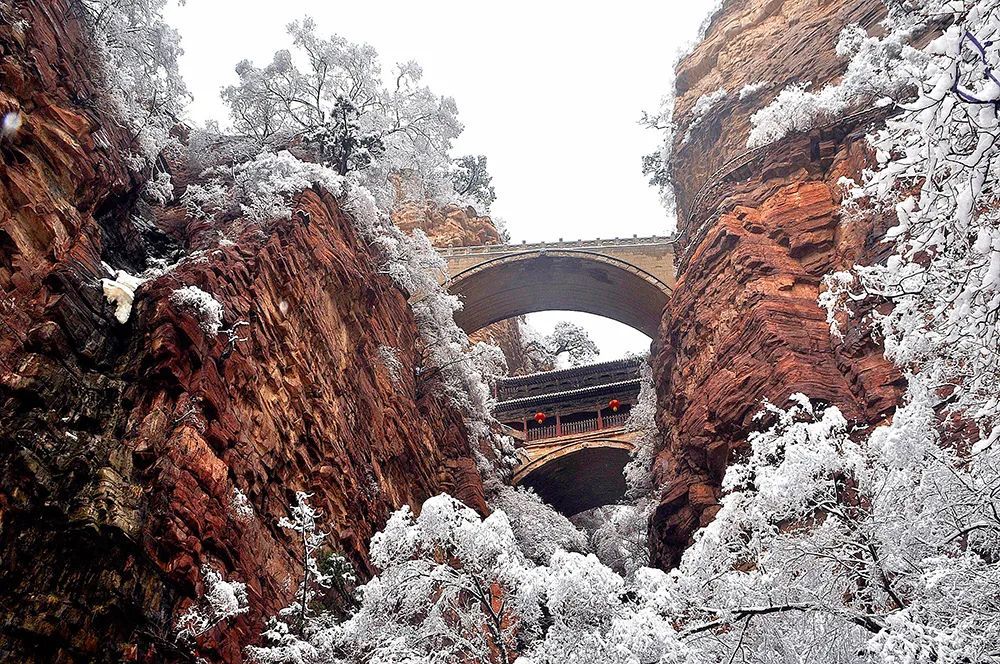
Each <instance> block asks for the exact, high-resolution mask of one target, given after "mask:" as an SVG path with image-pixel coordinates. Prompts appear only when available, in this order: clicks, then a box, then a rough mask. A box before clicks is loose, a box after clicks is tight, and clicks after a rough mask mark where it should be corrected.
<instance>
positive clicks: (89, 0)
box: [79, 0, 188, 192]
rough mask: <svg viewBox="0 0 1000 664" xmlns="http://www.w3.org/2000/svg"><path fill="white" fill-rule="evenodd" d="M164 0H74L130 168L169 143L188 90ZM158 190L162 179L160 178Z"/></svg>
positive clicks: (141, 164)
mask: <svg viewBox="0 0 1000 664" xmlns="http://www.w3.org/2000/svg"><path fill="white" fill-rule="evenodd" d="M166 4H167V3H166V0H80V3H79V6H80V7H82V9H83V17H84V20H85V21H86V24H87V27H88V28H89V29H90V33H91V38H92V41H93V43H94V47H95V53H96V54H97V57H98V62H99V63H100V64H101V65H102V68H101V73H102V76H103V79H104V92H105V93H106V95H107V96H106V97H105V98H103V99H102V100H100V101H101V102H102V103H106V104H108V106H109V108H108V109H107V110H110V111H111V117H112V118H117V119H118V120H119V121H120V122H121V123H123V124H124V125H125V126H126V127H127V128H128V129H129V131H131V132H132V144H131V145H130V151H131V152H130V154H129V155H126V156H127V157H129V158H130V159H131V163H132V165H133V167H134V168H136V170H142V169H144V168H147V167H149V166H150V165H151V164H152V163H153V162H154V161H155V160H156V158H157V157H158V156H159V154H160V152H161V151H162V150H163V148H164V147H165V146H167V145H168V144H169V143H171V141H172V139H171V137H170V130H171V129H173V128H174V126H176V125H177V124H178V122H179V118H180V115H181V113H182V111H183V108H184V104H185V103H186V101H187V98H188V93H187V89H186V88H185V86H184V82H183V80H182V79H181V77H180V73H179V71H178V67H177V59H178V57H179V56H180V55H181V53H182V51H181V48H180V37H179V36H178V34H177V32H176V31H175V30H174V29H173V28H171V27H170V26H168V25H167V24H166V23H164V21H163V8H164V6H165V5H166ZM160 185H161V186H160V190H161V192H162V190H163V182H162V180H161V182H160Z"/></svg>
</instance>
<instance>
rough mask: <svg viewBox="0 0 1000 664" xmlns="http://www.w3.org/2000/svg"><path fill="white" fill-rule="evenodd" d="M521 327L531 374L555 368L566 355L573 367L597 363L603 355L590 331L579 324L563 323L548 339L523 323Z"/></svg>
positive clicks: (559, 324) (526, 359)
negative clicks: (592, 338)
mask: <svg viewBox="0 0 1000 664" xmlns="http://www.w3.org/2000/svg"><path fill="white" fill-rule="evenodd" d="M519 325H520V331H521V339H522V346H523V348H524V367H525V369H527V370H528V371H529V372H537V371H549V370H551V369H555V368H556V367H557V366H558V365H559V362H560V360H561V359H562V356H563V355H565V356H566V360H567V361H568V363H569V364H570V366H574V367H575V366H580V365H581V364H587V363H589V362H593V361H594V359H596V358H597V356H598V354H599V353H600V352H601V351H600V349H599V348H598V347H597V344H595V343H594V342H593V340H591V338H590V335H589V334H588V333H587V330H586V329H585V328H583V327H581V326H579V325H577V324H576V323H571V322H569V321H561V322H559V323H557V324H556V326H555V328H553V330H552V332H550V333H549V334H546V335H545V336H542V335H540V334H539V333H538V331H536V330H535V329H534V328H533V327H531V326H530V325H528V324H527V323H524V322H523V321H519Z"/></svg>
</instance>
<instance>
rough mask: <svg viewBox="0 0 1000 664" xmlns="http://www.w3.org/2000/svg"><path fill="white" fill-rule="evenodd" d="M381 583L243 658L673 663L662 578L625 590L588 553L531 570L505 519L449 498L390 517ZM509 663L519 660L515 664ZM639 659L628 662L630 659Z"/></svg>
mask: <svg viewBox="0 0 1000 664" xmlns="http://www.w3.org/2000/svg"><path fill="white" fill-rule="evenodd" d="M371 555H372V562H373V563H374V564H375V565H376V566H377V567H378V568H379V569H380V570H381V572H380V574H379V575H378V576H376V577H375V578H373V579H372V580H371V581H370V582H369V583H367V584H366V585H364V586H363V587H362V588H361V589H360V596H361V601H360V606H359V608H358V610H357V612H356V613H355V614H354V615H352V616H351V617H350V618H348V619H347V620H345V621H341V622H330V621H324V620H323V619H322V618H320V617H317V618H315V619H314V621H313V622H314V624H315V625H316V628H315V629H307V630H306V636H305V637H304V638H295V637H289V636H287V635H286V637H285V639H284V641H283V642H282V643H281V644H276V645H274V646H266V647H261V648H253V649H251V655H252V658H253V659H254V660H255V661H259V662H275V663H277V662H296V663H302V664H312V663H317V664H318V663H319V662H323V663H325V664H337V663H345V664H346V663H347V662H351V663H355V662H357V663H360V662H383V663H385V664H389V663H391V662H414V663H416V662H436V663H440V664H466V663H467V662H473V661H474V662H486V663H489V662H496V663H498V664H499V663H501V662H502V663H503V664H511V663H512V662H513V661H514V660H515V659H518V661H520V662H537V663H539V664H541V663H542V662H545V663H548V662H552V663H555V662H566V661H578V662H595V663H596V662H611V663H614V664H618V663H620V664H629V663H632V662H636V661H642V662H662V663H664V664H667V663H671V662H677V663H678V664H679V662H681V661H683V660H682V659H680V658H679V654H680V653H682V652H683V651H684V646H683V644H681V643H680V642H679V641H678V639H677V633H676V631H675V630H674V628H673V626H672V624H671V622H670V620H669V618H667V617H666V612H664V611H662V610H661V609H660V608H659V605H661V604H662V603H663V601H662V599H661V597H660V596H661V595H662V592H663V591H662V586H663V585H664V583H665V582H666V577H665V575H663V573H662V572H656V571H653V570H648V571H646V572H644V573H642V574H639V575H637V576H636V579H635V581H634V582H626V581H625V580H624V579H622V578H621V577H620V576H618V575H617V574H615V573H614V572H612V571H611V570H610V569H608V568H607V567H605V566H603V565H601V563H600V562H599V561H598V560H597V559H596V558H595V557H594V556H592V555H589V556H584V555H581V554H579V553H568V552H566V551H557V552H556V553H555V554H554V555H553V556H552V560H551V562H550V563H549V564H548V565H543V566H536V565H535V564H534V563H532V562H531V561H530V560H528V559H527V558H526V557H525V556H524V555H523V554H522V553H521V551H520V549H519V548H518V545H517V542H516V538H515V536H514V533H513V531H512V529H511V526H510V523H509V520H508V517H507V515H506V514H504V513H503V512H502V511H496V512H494V513H493V514H492V515H490V516H489V517H487V518H485V519H482V518H480V517H479V516H478V515H477V514H476V513H475V512H473V511H472V510H471V509H469V508H468V507H465V506H463V505H462V504H461V503H459V502H457V501H456V500H454V499H452V498H450V497H448V496H437V497H435V498H431V499H429V500H428V501H426V502H425V503H424V505H423V507H422V509H421V511H420V515H419V516H414V515H413V513H412V512H411V511H410V509H409V508H407V507H404V508H403V509H401V510H399V511H398V512H396V513H395V514H394V515H393V516H392V517H391V518H390V520H389V523H388V524H387V525H386V527H385V529H384V530H383V531H382V532H381V533H379V534H378V535H376V536H375V537H374V538H373V539H372V546H371ZM519 656H520V657H519ZM637 658H638V659H637Z"/></svg>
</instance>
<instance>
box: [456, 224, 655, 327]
mask: <svg viewBox="0 0 1000 664" xmlns="http://www.w3.org/2000/svg"><path fill="white" fill-rule="evenodd" d="M439 251H440V253H441V255H442V256H443V257H444V258H445V261H446V262H447V264H448V273H449V275H450V277H449V278H448V279H447V281H446V285H447V288H448V290H449V292H451V293H452V294H454V295H457V296H458V297H459V298H461V300H462V301H463V303H464V307H463V309H462V311H459V312H458V313H457V314H456V316H455V321H456V322H457V323H458V324H459V326H460V327H462V329H464V330H465V331H466V332H468V333H470V334H471V333H472V332H475V331H476V330H479V329H481V328H483V327H486V326H487V325H490V324H491V323H496V322H498V321H501V320H505V319H508V318H513V317H514V316H520V315H522V314H528V313H533V312H536V311H551V310H567V311H582V312H586V313H591V314H597V315H599V316H605V317H607V318H611V319H613V320H617V321H619V322H621V323H624V324H626V325H629V326H631V327H634V328H635V329H637V330H639V331H640V332H642V333H643V334H646V335H647V336H649V337H654V336H655V335H656V329H657V327H658V326H659V323H660V316H661V314H662V313H663V307H664V306H666V303H667V298H668V297H669V295H670V292H671V291H672V289H673V286H674V247H673V243H672V242H671V241H670V239H669V238H667V237H661V236H653V237H637V236H633V237H631V238H614V239H604V240H602V239H596V240H577V241H571V242H564V241H562V240H560V241H559V242H539V243H534V244H527V243H524V244H520V245H510V244H500V245H487V246H478V247H447V248H442V249H439Z"/></svg>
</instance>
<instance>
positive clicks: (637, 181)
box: [167, 0, 714, 359]
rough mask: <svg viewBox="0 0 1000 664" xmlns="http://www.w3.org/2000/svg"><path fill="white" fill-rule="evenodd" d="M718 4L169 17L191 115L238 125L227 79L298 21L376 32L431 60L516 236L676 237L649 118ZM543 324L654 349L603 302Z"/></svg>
mask: <svg viewBox="0 0 1000 664" xmlns="http://www.w3.org/2000/svg"><path fill="white" fill-rule="evenodd" d="M713 4H714V2H712V1H711V0H689V1H688V2H681V1H680V0H659V1H658V2H653V1H638V0H617V1H615V2H580V1H579V0H578V1H576V2H571V1H564V0H558V1H550V0H534V1H533V2H527V1H521V0H513V1H511V0H508V1H506V2H502V3H501V2H497V3H486V2H474V1H469V0H465V1H464V2H463V1H458V0H433V1H430V0H416V1H414V0H409V1H404V0H361V1H358V0H352V1H350V2H347V1H336V0H334V1H318V0H281V1H279V2H266V3H265V2H249V1H247V0H187V4H186V5H184V6H177V5H176V4H175V3H172V4H171V6H170V7H169V8H168V11H167V18H168V20H169V21H170V23H172V24H173V25H174V26H176V27H177V29H178V30H179V31H180V33H181V37H182V41H183V47H184V51H185V54H184V57H183V59H182V60H181V68H182V73H183V74H184V77H185V79H186V81H187V84H188V87H189V89H190V90H191V92H192V94H193V95H194V101H193V103H192V105H191V110H190V114H191V117H192V119H193V120H195V121H198V122H203V121H205V120H208V119H218V120H220V121H222V122H223V124H225V122H224V120H225V118H226V112H225V108H224V107H223V106H222V103H221V100H220V99H219V89H220V87H221V86H223V85H225V84H229V83H232V82H233V81H234V80H235V74H234V73H233V67H234V65H235V64H236V63H237V62H238V61H239V60H241V59H243V58H249V59H251V60H253V61H255V62H256V63H257V64H266V63H267V62H270V60H271V57H272V55H273V54H274V51H276V50H278V49H279V48H284V47H286V46H287V45H288V40H287V39H286V35H285V25H286V24H287V23H288V22H289V21H292V20H294V19H297V18H301V17H302V16H304V15H306V14H308V15H310V16H312V17H313V18H315V19H316V21H317V23H318V24H319V27H320V30H321V32H323V33H338V34H340V35H343V36H344V37H347V38H348V39H351V40H353V41H362V42H367V43H369V44H371V45H372V46H374V47H375V48H376V49H377V50H378V52H379V54H380V55H381V57H382V64H383V69H384V70H388V69H389V68H390V66H391V65H392V64H393V63H395V62H397V61H405V60H410V59H413V60H416V61H418V62H419V63H420V64H421V65H422V67H423V69H424V80H425V82H426V83H427V84H428V85H429V86H430V87H431V89H433V90H434V91H435V92H437V93H438V94H445V95H449V96H452V97H454V98H455V99H456V101H457V102H458V109H459V117H460V118H461V120H462V122H463V123H464V124H465V132H464V134H463V135H462V136H461V137H460V139H459V141H458V144H457V149H456V154H466V153H473V154H485V155H486V156H487V157H488V159H489V167H490V171H491V173H492V174H493V184H494V186H495V187H496V191H497V201H496V203H494V205H493V214H494V216H497V217H500V218H502V219H503V220H505V221H506V223H507V226H508V228H509V230H510V233H511V236H512V240H513V241H515V242H520V241H521V240H528V241H529V242H530V241H535V240H556V239H558V238H560V237H563V238H565V239H567V240H570V239H578V238H594V237H616V236H623V237H624V236H631V235H632V234H633V233H638V234H639V235H653V234H664V233H666V232H667V229H668V228H669V223H670V222H669V220H668V219H667V218H666V216H665V213H664V211H663V209H662V208H661V207H660V204H659V200H658V197H657V194H656V192H655V191H654V190H653V189H652V188H651V187H649V186H648V185H647V184H646V180H645V178H644V177H643V176H642V173H641V164H640V159H641V157H642V155H643V154H646V153H649V152H652V151H653V150H654V149H655V147H656V143H657V139H658V136H657V135H656V134H655V133H654V132H652V131H650V130H647V129H643V128H641V127H640V126H639V125H638V122H637V121H638V119H639V117H640V114H641V112H642V111H643V110H650V111H653V110H655V109H656V108H657V106H658V105H659V100H660V98H661V97H662V95H663V93H664V92H666V90H667V87H668V85H669V72H670V70H671V68H672V64H673V61H674V56H675V53H676V52H677V50H678V49H679V48H680V47H681V46H683V45H684V44H685V43H687V42H689V41H691V40H692V39H693V38H694V36H695V34H696V32H697V28H698V25H699V24H700V23H701V20H702V18H703V17H704V15H705V14H706V13H707V12H708V8H709V6H710V5H713ZM530 319H531V322H532V324H534V325H535V326H536V327H537V328H539V329H540V330H542V331H547V330H549V329H551V327H552V326H554V325H555V323H556V322H557V321H559V320H564V319H570V320H573V321H575V322H578V323H580V324H581V325H584V326H585V327H587V328H588V330H589V331H590V333H591V337H592V338H593V339H594V340H595V341H596V342H597V344H598V346H599V347H600V348H601V351H602V353H601V359H612V358H615V357H620V356H621V355H623V354H625V353H627V352H630V351H642V350H646V349H647V348H648V346H649V339H648V338H647V337H645V336H643V335H642V334H640V333H638V332H636V331H635V330H632V329H631V328H628V327H626V326H624V325H621V324H618V323H615V322H613V321H608V320H606V319H602V318H599V317H596V316H590V315H588V314H577V313H573V314H569V313H562V312H558V313H557V312H546V313H542V314H533V315H532V316H530Z"/></svg>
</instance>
